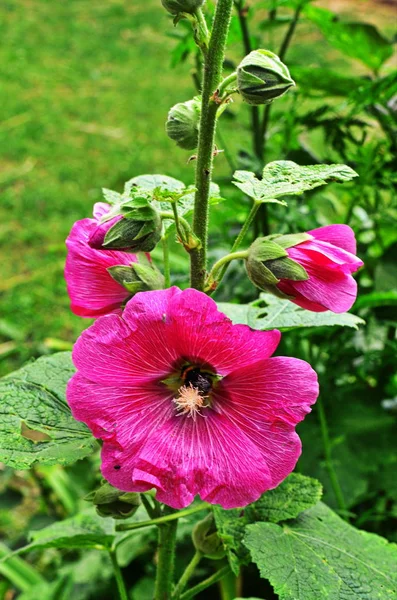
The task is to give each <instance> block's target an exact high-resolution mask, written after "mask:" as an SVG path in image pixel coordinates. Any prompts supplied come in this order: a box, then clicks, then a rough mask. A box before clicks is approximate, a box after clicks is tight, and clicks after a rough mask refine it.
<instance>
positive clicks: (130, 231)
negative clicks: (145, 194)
mask: <svg viewBox="0 0 397 600" xmlns="http://www.w3.org/2000/svg"><path fill="white" fill-rule="evenodd" d="M161 226H162V223H161V217H160V214H159V213H158V211H157V210H156V209H155V208H153V206H151V205H150V204H149V203H148V202H144V203H142V206H137V207H136V208H128V212H125V214H123V216H122V218H121V219H120V220H118V221H117V222H116V223H115V224H114V225H112V227H111V228H110V229H109V230H108V231H107V233H106V235H105V237H104V240H103V243H102V248H103V249H106V250H129V251H132V252H151V250H153V248H154V247H155V246H156V244H157V242H158V241H159V240H160V238H161Z"/></svg>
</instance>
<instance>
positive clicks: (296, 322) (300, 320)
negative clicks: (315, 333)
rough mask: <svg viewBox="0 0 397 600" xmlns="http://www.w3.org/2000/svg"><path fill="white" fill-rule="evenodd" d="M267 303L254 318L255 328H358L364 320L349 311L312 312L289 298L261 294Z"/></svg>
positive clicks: (282, 329)
mask: <svg viewBox="0 0 397 600" xmlns="http://www.w3.org/2000/svg"><path fill="white" fill-rule="evenodd" d="M260 298H261V299H262V300H264V301H265V302H266V304H267V306H266V307H264V308H263V309H262V310H261V311H260V316H258V318H257V319H256V322H255V329H280V330H281V331H286V330H289V329H296V328H298V327H330V326H334V325H339V326H341V327H352V328H353V329H358V326H359V325H363V324H364V323H365V321H364V320H363V319H361V318H360V317H357V316H356V315H352V314H351V313H341V314H335V313H333V312H331V311H329V310H327V311H325V312H319V313H316V312H312V311H310V310H304V309H303V308H300V307H299V306H297V305H296V304H294V303H293V302H290V301H289V300H282V299H280V298H276V297H275V296H273V295H272V294H261V295H260Z"/></svg>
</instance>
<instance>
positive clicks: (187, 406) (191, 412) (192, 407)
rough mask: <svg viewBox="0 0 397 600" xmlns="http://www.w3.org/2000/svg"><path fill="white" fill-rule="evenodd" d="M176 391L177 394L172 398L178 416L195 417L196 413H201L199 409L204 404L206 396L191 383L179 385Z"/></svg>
mask: <svg viewBox="0 0 397 600" xmlns="http://www.w3.org/2000/svg"><path fill="white" fill-rule="evenodd" d="M178 392H179V396H178V398H174V402H175V405H176V409H177V411H178V412H179V416H181V415H187V416H188V417H192V418H193V419H195V418H196V416H197V415H198V414H201V413H200V409H201V408H203V407H204V406H206V402H205V401H206V398H207V396H204V395H203V394H202V392H200V390H198V389H197V388H196V387H194V386H193V385H192V384H191V383H190V384H189V385H183V386H182V387H180V388H179V390H178Z"/></svg>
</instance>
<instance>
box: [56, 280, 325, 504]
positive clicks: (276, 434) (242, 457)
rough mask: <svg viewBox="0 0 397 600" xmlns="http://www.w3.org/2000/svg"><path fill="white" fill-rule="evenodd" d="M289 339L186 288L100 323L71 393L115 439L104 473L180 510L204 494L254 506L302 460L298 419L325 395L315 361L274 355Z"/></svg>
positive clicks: (101, 431) (99, 429)
mask: <svg viewBox="0 0 397 600" xmlns="http://www.w3.org/2000/svg"><path fill="white" fill-rule="evenodd" d="M279 340H280V332H279V331H276V330H274V331H265V332H261V331H254V330H252V329H251V328H249V327H247V326H245V325H233V324H232V322H231V321H230V320H229V319H228V318H227V317H226V316H225V315H224V314H222V313H220V312H219V311H218V310H217V307H216V304H215V302H214V301H213V300H211V299H210V298H209V297H208V296H206V295H205V294H203V293H201V292H198V291H196V290H192V289H188V290H185V291H181V290H179V289H178V288H175V287H173V288H170V289H167V290H161V291H152V292H143V293H138V294H136V295H135V296H134V298H132V299H131V300H130V301H129V302H128V303H127V305H126V308H125V310H124V312H123V315H122V317H119V316H117V315H109V316H106V317H102V318H100V319H98V320H97V321H96V322H95V323H94V325H92V326H91V327H90V328H89V329H87V330H86V331H84V332H83V334H82V335H81V336H80V338H79V339H78V340H77V343H76V345H75V347H74V351H73V360H74V363H75V365H76V367H77V373H76V374H75V375H74V376H73V378H72V379H71V380H70V382H69V385H68V389H67V399H68V402H69V404H70V406H71V409H72V413H73V415H74V417H75V418H76V419H78V420H80V421H83V422H85V423H86V424H87V425H88V426H89V427H90V429H91V430H92V431H93V433H94V435H95V436H96V437H98V438H101V439H102V440H104V445H103V448H102V473H103V475H104V477H106V479H107V480H108V481H110V483H111V484H112V485H114V486H115V487H117V488H119V489H121V490H125V491H146V490H149V489H151V488H156V489H157V498H158V500H159V501H161V502H164V503H166V504H168V505H169V506H172V507H175V508H182V507H185V506H187V505H188V504H190V503H191V502H192V500H193V498H194V497H195V496H196V495H197V494H199V495H200V497H201V498H202V499H203V500H206V501H208V502H211V503H217V504H221V505H222V506H223V507H225V508H233V507H238V506H245V505H246V504H248V503H250V502H253V501H255V500H256V499H257V498H259V496H260V495H261V494H262V493H263V492H264V491H266V490H269V489H271V488H274V487H276V486H277V485H278V484H279V483H280V482H281V481H282V480H283V479H284V478H285V477H286V476H287V475H288V474H289V473H291V471H292V470H293V469H294V467H295V464H296V461H297V459H298V457H299V455H300V453H301V442H300V439H299V437H298V435H297V434H296V432H295V426H296V424H297V423H299V421H301V420H302V419H303V418H304V417H305V415H306V414H307V413H308V412H309V411H310V405H311V404H313V403H314V402H315V400H316V398H317V395H318V384H317V377H316V374H315V372H314V371H313V369H312V368H311V367H310V365H308V364H307V363H306V362H304V361H302V360H298V359H295V358H285V357H275V358H270V356H271V355H272V353H273V352H274V351H275V349H276V347H277V345H278V342H279Z"/></svg>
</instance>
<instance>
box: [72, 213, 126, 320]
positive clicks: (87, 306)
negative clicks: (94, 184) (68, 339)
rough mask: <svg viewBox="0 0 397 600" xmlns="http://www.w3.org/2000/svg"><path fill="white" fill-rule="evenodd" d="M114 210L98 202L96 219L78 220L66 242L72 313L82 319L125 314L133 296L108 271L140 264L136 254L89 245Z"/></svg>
mask: <svg viewBox="0 0 397 600" xmlns="http://www.w3.org/2000/svg"><path fill="white" fill-rule="evenodd" d="M109 209H110V206H109V205H108V204H105V203H104V202H98V203H97V204H95V206H94V219H82V220H81V221H77V222H76V223H75V224H74V225H73V227H72V230H71V232H70V234H69V236H68V238H67V240H66V246H67V249H68V255H67V258H66V267H65V278H66V284H67V290H68V294H69V296H70V299H71V310H72V311H73V312H74V313H75V314H76V315H79V316H80V317H94V318H95V317H99V316H101V315H106V314H108V313H112V312H121V309H120V307H121V306H122V304H123V303H124V302H125V301H126V300H127V298H129V297H130V296H131V294H130V293H129V292H128V291H127V290H126V289H125V288H124V287H123V286H122V285H121V284H119V283H117V282H116V281H115V280H114V279H113V278H112V277H111V275H110V274H109V273H108V271H107V269H108V268H109V267H113V266H115V265H130V264H131V263H132V262H137V257H136V255H135V254H127V253H126V252H116V251H113V250H95V249H94V248H91V247H90V246H89V244H88V240H89V238H90V235H91V234H92V232H93V231H95V229H96V228H97V227H98V220H99V219H100V218H101V217H102V216H103V215H104V214H106V212H108V211H109Z"/></svg>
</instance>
